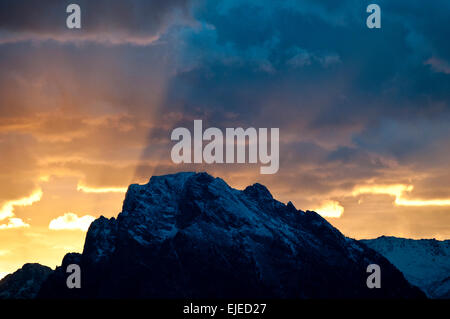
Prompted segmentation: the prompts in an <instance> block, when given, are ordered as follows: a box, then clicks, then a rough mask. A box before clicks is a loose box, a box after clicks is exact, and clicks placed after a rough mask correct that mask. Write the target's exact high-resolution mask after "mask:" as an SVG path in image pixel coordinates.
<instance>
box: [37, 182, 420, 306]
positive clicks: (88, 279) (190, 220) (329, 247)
mask: <svg viewBox="0 0 450 319" xmlns="http://www.w3.org/2000/svg"><path fill="white" fill-rule="evenodd" d="M79 260H80V263H81V265H80V266H81V268H82V270H83V280H84V282H83V283H82V288H81V290H80V291H79V292H77V295H76V296H78V297H79V296H83V297H92V298H109V297H113V298H116V297H126V298H133V297H136V298H142V297H145V298H183V297H190V298H202V297H208V298H216V297H217V298H220V297H229V298H239V297H247V298H258V297H270V298H302V297H303V298H314V297H322V298H327V297H328V298H329V297H339V298H345V297H355V298H356V297H358V298H361V297H378V298H379V297H421V296H423V294H422V293H421V292H420V290H418V289H417V288H414V287H412V286H411V285H409V283H408V282H407V281H406V280H405V279H404V278H403V276H402V274H401V273H400V272H399V271H398V270H397V269H396V268H395V267H393V266H392V265H391V264H390V263H389V262H388V261H387V260H386V259H385V258H384V257H382V256H381V255H379V254H377V253H376V252H375V251H373V250H371V249H369V248H367V247H366V246H365V245H363V244H360V243H358V242H357V241H355V240H352V239H349V238H346V237H344V236H343V235H342V234H341V233H340V232H339V231H338V230H337V229H335V228H334V227H333V226H331V225H330V224H329V223H328V222H327V221H326V220H325V219H323V218H322V217H320V216H319V215H318V214H316V213H314V212H302V211H298V210H296V209H295V207H294V205H293V204H292V203H288V205H285V204H283V203H281V202H279V201H277V200H275V199H274V198H273V197H272V195H271V193H270V192H269V190H268V189H267V188H266V187H265V186H263V185H261V184H258V183H256V184H253V185H251V186H248V187H247V188H245V190H243V191H242V190H237V189H233V188H231V187H230V186H229V185H228V184H227V183H226V182H225V181H224V180H222V179H220V178H214V177H213V176H211V175H209V174H207V173H177V174H170V175H163V176H154V177H152V178H151V179H150V181H149V182H148V183H147V184H145V185H137V184H133V185H130V187H129V188H128V191H127V193H126V196H125V200H124V203H123V207H122V212H121V213H120V214H119V215H118V216H117V219H114V218H111V219H106V218H104V217H101V218H99V219H98V220H96V221H94V222H93V223H92V225H91V227H90V228H89V230H88V233H87V235H86V242H85V246H84V250H83V254H82V255H81V257H80V258H79ZM371 263H375V264H378V265H380V266H381V267H382V268H383V274H384V275H383V276H385V278H389V280H388V281H386V282H385V283H384V284H383V287H382V288H381V289H368V288H367V286H366V278H367V273H366V268H367V266H368V264H371ZM62 271H63V269H61V268H59V269H57V270H56V271H55V273H54V274H52V275H51V276H50V277H49V279H48V281H47V282H46V285H45V289H43V290H42V291H41V292H42V293H41V297H68V298H69V297H74V295H73V292H71V291H68V290H67V289H66V290H64V289H62V288H61V287H63V286H64V285H63V284H62V283H61V282H60V281H61V278H64V276H63V273H62ZM58 287H59V288H58Z"/></svg>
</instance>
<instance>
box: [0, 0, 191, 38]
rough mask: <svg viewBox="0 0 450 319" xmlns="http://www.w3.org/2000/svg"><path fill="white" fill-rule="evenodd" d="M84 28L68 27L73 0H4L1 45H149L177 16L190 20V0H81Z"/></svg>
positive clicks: (0, 17) (0, 10)
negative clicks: (33, 0)
mask: <svg viewBox="0 0 450 319" xmlns="http://www.w3.org/2000/svg"><path fill="white" fill-rule="evenodd" d="M76 3H77V4H78V5H79V6H80V8H81V21H82V22H81V25H82V27H81V29H79V30H69V29H67V27H66V18H67V16H68V15H69V14H68V13H66V6H67V5H69V4H70V2H67V1H58V0H43V1H40V2H39V4H38V5H34V4H33V5H32V4H30V2H29V1H26V0H2V1H1V2H0V44H2V43H3V44H5V43H15V42H22V41H29V40H32V41H45V40H54V41H58V42H63V43H64V42H85V41H87V42H97V43H105V44H111V45H115V44H127V43H128V44H135V45H148V44H151V43H153V42H154V41H156V40H157V39H158V37H159V35H160V34H161V33H163V32H164V31H165V30H166V28H168V27H169V25H170V24H171V23H172V22H173V21H175V19H174V17H177V20H176V21H178V23H187V22H188V20H189V19H188V3H189V1H187V0H169V1H147V0H131V1H123V0H115V1H107V0H96V1H88V0H79V1H77V2H76Z"/></svg>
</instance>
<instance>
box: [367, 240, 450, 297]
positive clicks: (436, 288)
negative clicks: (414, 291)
mask: <svg viewBox="0 0 450 319" xmlns="http://www.w3.org/2000/svg"><path fill="white" fill-rule="evenodd" d="M361 241H362V242H363V243H365V244H366V245H368V246H369V247H371V248H372V249H374V250H376V251H378V252H379V253H380V254H382V255H384V256H385V257H386V258H387V259H389V261H390V262H391V263H393V264H394V265H395V266H396V267H397V268H398V269H399V270H400V271H401V272H403V274H404V275H405V277H406V279H407V280H408V281H409V282H410V283H412V284H413V285H416V286H418V287H420V288H421V289H422V290H423V291H424V292H425V293H426V294H427V295H428V297H430V298H450V240H444V241H439V240H436V239H420V240H414V239H405V238H396V237H386V236H382V237H379V238H376V239H369V240H361Z"/></svg>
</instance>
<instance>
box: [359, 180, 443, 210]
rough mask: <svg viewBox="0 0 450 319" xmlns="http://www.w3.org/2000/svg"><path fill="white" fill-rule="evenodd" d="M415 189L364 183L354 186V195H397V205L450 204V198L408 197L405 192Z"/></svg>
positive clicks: (396, 185)
mask: <svg viewBox="0 0 450 319" xmlns="http://www.w3.org/2000/svg"><path fill="white" fill-rule="evenodd" d="M413 189H414V186H413V185H403V184H395V185H364V186H357V187H355V188H354V190H353V192H352V195H353V196H358V195H361V194H385V195H391V196H394V197H395V201H394V203H395V205H397V206H450V199H408V198H405V197H404V196H405V193H409V192H411V191H412V190H413Z"/></svg>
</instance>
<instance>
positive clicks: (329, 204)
mask: <svg viewBox="0 0 450 319" xmlns="http://www.w3.org/2000/svg"><path fill="white" fill-rule="evenodd" d="M313 210H314V211H315V212H317V213H318V214H320V215H321V216H323V217H333V218H339V217H341V216H342V214H343V213H344V207H342V205H341V204H340V203H339V202H338V201H335V200H326V201H324V202H322V204H321V205H320V206H319V207H317V208H315V209H313Z"/></svg>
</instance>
